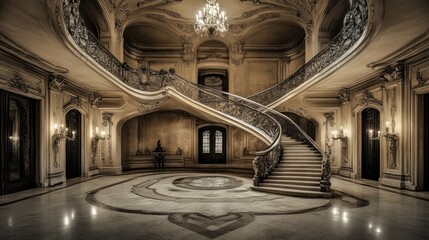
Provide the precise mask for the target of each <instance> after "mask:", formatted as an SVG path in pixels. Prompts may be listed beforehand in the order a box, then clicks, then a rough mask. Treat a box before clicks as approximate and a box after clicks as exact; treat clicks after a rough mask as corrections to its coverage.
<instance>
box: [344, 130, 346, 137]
mask: <svg viewBox="0 0 429 240" xmlns="http://www.w3.org/2000/svg"><path fill="white" fill-rule="evenodd" d="M344 137H347V129H346V130H344Z"/></svg>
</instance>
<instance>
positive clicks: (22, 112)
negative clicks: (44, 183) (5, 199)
mask: <svg viewBox="0 0 429 240" xmlns="http://www.w3.org/2000/svg"><path fill="white" fill-rule="evenodd" d="M0 116H1V118H0V136H1V138H0V158H1V160H0V167H1V168H0V179H1V187H0V194H8V193H13V192H17V191H21V190H25V189H28V188H32V187H35V186H36V162H37V161H36V158H37V157H38V156H37V152H38V149H39V142H38V135H39V125H40V120H39V101H37V100H33V99H30V98H26V97H23V96H20V95H17V94H13V93H9V92H5V91H0Z"/></svg>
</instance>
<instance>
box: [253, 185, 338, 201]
mask: <svg viewBox="0 0 429 240" xmlns="http://www.w3.org/2000/svg"><path fill="white" fill-rule="evenodd" d="M251 189H252V190H255V191H259V192H267V193H274V194H279V195H287V196H294V197H313V198H332V197H334V196H335V194H334V192H315V191H305V190H297V189H282V188H270V187H254V186H252V187H251Z"/></svg>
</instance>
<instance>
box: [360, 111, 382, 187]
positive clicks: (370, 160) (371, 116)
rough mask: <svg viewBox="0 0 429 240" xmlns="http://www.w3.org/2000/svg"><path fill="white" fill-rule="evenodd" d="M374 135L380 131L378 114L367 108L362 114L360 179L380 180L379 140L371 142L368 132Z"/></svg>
mask: <svg viewBox="0 0 429 240" xmlns="http://www.w3.org/2000/svg"><path fill="white" fill-rule="evenodd" d="M370 129H371V130H373V132H374V133H375V135H377V132H378V131H379V130H380V112H379V111H378V110H376V109H373V108H367V109H365V110H364V111H363V112H362V178H366V179H371V180H378V179H379V178H380V140H374V139H373V140H371V139H370V138H369V130H370Z"/></svg>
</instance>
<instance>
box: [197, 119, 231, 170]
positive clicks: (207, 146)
mask: <svg viewBox="0 0 429 240" xmlns="http://www.w3.org/2000/svg"><path fill="white" fill-rule="evenodd" d="M198 153H199V154H198V163H210V164H218V163H220V164H221V163H226V129H225V128H223V127H219V126H207V127H202V128H200V129H198Z"/></svg>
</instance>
